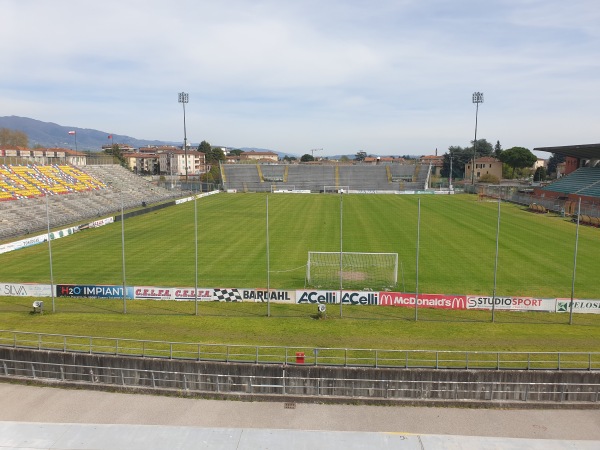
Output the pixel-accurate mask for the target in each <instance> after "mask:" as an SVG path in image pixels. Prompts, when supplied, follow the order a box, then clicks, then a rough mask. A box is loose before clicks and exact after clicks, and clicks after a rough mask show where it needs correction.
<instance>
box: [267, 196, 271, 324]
mask: <svg viewBox="0 0 600 450" xmlns="http://www.w3.org/2000/svg"><path fill="white" fill-rule="evenodd" d="M266 209H267V211H266V222H267V317H271V295H270V288H271V259H270V251H269V194H267V206H266Z"/></svg>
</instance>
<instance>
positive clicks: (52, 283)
mask: <svg viewBox="0 0 600 450" xmlns="http://www.w3.org/2000/svg"><path fill="white" fill-rule="evenodd" d="M48 202H49V200H48V193H46V221H47V223H48V255H49V257H50V295H51V296H52V312H56V308H55V306H54V274H53V270H52V243H51V240H52V239H50V206H49V205H48Z"/></svg>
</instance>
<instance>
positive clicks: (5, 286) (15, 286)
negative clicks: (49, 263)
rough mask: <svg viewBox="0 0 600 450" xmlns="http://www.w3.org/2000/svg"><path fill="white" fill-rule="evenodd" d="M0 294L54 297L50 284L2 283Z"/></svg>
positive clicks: (0, 284)
mask: <svg viewBox="0 0 600 450" xmlns="http://www.w3.org/2000/svg"><path fill="white" fill-rule="evenodd" d="M0 295H2V296H7V297H52V289H51V287H50V285H49V284H37V283H0Z"/></svg>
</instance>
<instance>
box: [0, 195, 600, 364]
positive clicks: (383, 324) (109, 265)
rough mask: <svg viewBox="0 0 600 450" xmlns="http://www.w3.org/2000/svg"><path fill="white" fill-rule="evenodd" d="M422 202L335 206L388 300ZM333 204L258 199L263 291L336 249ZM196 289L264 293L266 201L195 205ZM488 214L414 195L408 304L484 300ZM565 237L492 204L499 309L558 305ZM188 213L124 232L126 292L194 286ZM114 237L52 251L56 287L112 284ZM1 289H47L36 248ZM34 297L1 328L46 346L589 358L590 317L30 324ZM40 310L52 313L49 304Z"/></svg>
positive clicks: (10, 308) (78, 319) (51, 319)
mask: <svg viewBox="0 0 600 450" xmlns="http://www.w3.org/2000/svg"><path fill="white" fill-rule="evenodd" d="M418 201H419V199H418V197H416V196H401V195H382V196H377V195H348V196H344V197H343V243H344V251H348V252H350V251H364V252H397V253H398V254H399V257H400V261H401V273H400V274H399V278H400V281H399V283H398V286H397V289H398V290H405V291H408V292H410V291H414V289H415V284H416V283H415V282H416V247H417V245H416V244H417V239H416V238H417V212H418ZM339 208H340V198H339V197H338V196H335V195H269V249H270V268H271V273H270V277H269V278H270V287H271V288H282V289H296V288H302V287H303V286H304V275H305V264H306V258H307V253H308V251H334V252H335V251H339V245H340V210H339ZM197 211H198V254H199V264H198V284H199V287H208V288H210V287H238V288H258V287H266V285H267V273H266V267H267V257H266V249H267V241H266V235H267V232H266V231H267V230H266V196H265V195H263V194H235V195H229V194H220V195H216V196H212V197H208V198H204V199H201V200H199V201H198V202H197ZM496 212H497V204H496V203H494V202H478V201H477V198H476V197H475V196H466V195H455V196H423V197H422V198H421V227H420V241H419V248H420V253H419V292H424V293H447V294H483V295H490V294H491V292H492V288H493V271H494V257H495V246H496V226H497V214H496ZM574 244H575V226H574V224H572V223H570V222H569V221H568V220H567V219H564V218H559V217H555V216H549V215H544V216H542V215H535V214H531V213H528V212H527V211H525V210H524V209H523V208H521V207H519V206H516V205H511V204H502V215H501V228H500V244H499V260H498V263H499V265H498V280H497V286H498V287H497V294H498V295H521V296H537V297H548V298H554V297H569V296H570V293H571V281H572V274H573V254H574ZM194 250H195V242H194V204H193V203H192V202H188V203H186V204H183V205H180V206H177V207H173V208H168V209H166V210H162V211H157V212H153V213H151V214H147V215H144V216H138V217H134V218H131V219H128V220H127V221H126V222H125V254H126V281H127V284H128V285H130V286H131V285H150V286H179V287H186V286H187V287H189V286H194V277H195V270H194V269H195V251H194ZM599 254H600V231H599V230H598V229H593V228H587V227H581V228H580V236H579V249H578V259H577V278H576V283H575V296H576V297H578V298H598V270H597V267H598V265H597V260H598V255H599ZM121 258H122V253H121V224H120V223H116V224H113V225H109V226H106V227H102V228H99V229H94V230H86V231H83V232H81V233H77V234H75V235H73V236H70V237H67V238H64V239H59V240H56V241H53V242H52V260H53V266H52V269H53V279H54V283H55V284H60V283H78V284H116V285H120V284H121V283H122V281H123V280H122V265H121ZM0 281H2V282H38V283H48V282H49V281H50V269H49V251H48V246H47V245H38V246H35V247H30V248H27V249H23V250H19V251H15V252H11V253H7V254H3V255H0ZM32 300H33V299H30V298H22V297H0V311H1V313H0V318H1V320H2V325H1V326H0V328H2V329H5V330H6V329H8V330H21V331H37V332H44V333H57V334H73V335H83V336H104V337H118V338H133V339H149V340H165V341H180V342H202V343H224V344H244V345H281V346H296V347H342V348H378V349H436V350H444V349H447V350H488V351H509V350H510V351H583V352H587V351H600V316H598V315H593V314H589V315H583V314H581V315H576V316H575V321H574V323H575V325H571V326H570V325H568V324H567V322H568V315H567V314H551V313H522V312H500V311H499V312H496V323H493V324H492V323H490V319H491V313H490V312H489V311H487V312H486V311H444V310H427V309H420V310H419V321H418V322H415V321H414V310H412V309H411V308H396V307H387V308H384V307H365V306H355V307H344V318H343V319H340V318H339V317H338V316H339V311H338V309H337V306H333V305H329V307H328V312H329V319H328V320H314V319H313V318H312V316H313V315H314V313H315V312H316V311H315V307H314V305H278V304H272V305H271V313H272V315H273V317H270V318H268V317H266V305H265V304H254V303H237V304H225V303H217V302H208V303H200V304H199V312H200V315H199V316H198V317H196V316H194V304H193V302H153V301H129V302H128V303H127V311H128V314H127V315H123V314H121V312H122V310H123V305H122V302H121V301H119V300H92V299H89V300H88V299H64V298H57V299H56V311H57V312H56V313H54V314H53V313H49V312H47V313H45V314H43V315H32V314H30V313H29V311H30V310H31V301H32ZM45 301H46V310H47V311H48V309H49V307H50V299H45Z"/></svg>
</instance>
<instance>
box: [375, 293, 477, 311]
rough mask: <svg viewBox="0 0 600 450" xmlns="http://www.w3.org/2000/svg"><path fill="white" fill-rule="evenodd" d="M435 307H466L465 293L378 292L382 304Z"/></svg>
mask: <svg viewBox="0 0 600 450" xmlns="http://www.w3.org/2000/svg"><path fill="white" fill-rule="evenodd" d="M415 303H416V304H417V306H418V307H422V308H435V309H466V308H467V298H466V296H465V295H444V294H419V295H418V298H417V296H415V294H414V293H402V292H380V293H379V304H380V305H382V306H404V307H413V308H414V307H415Z"/></svg>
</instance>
